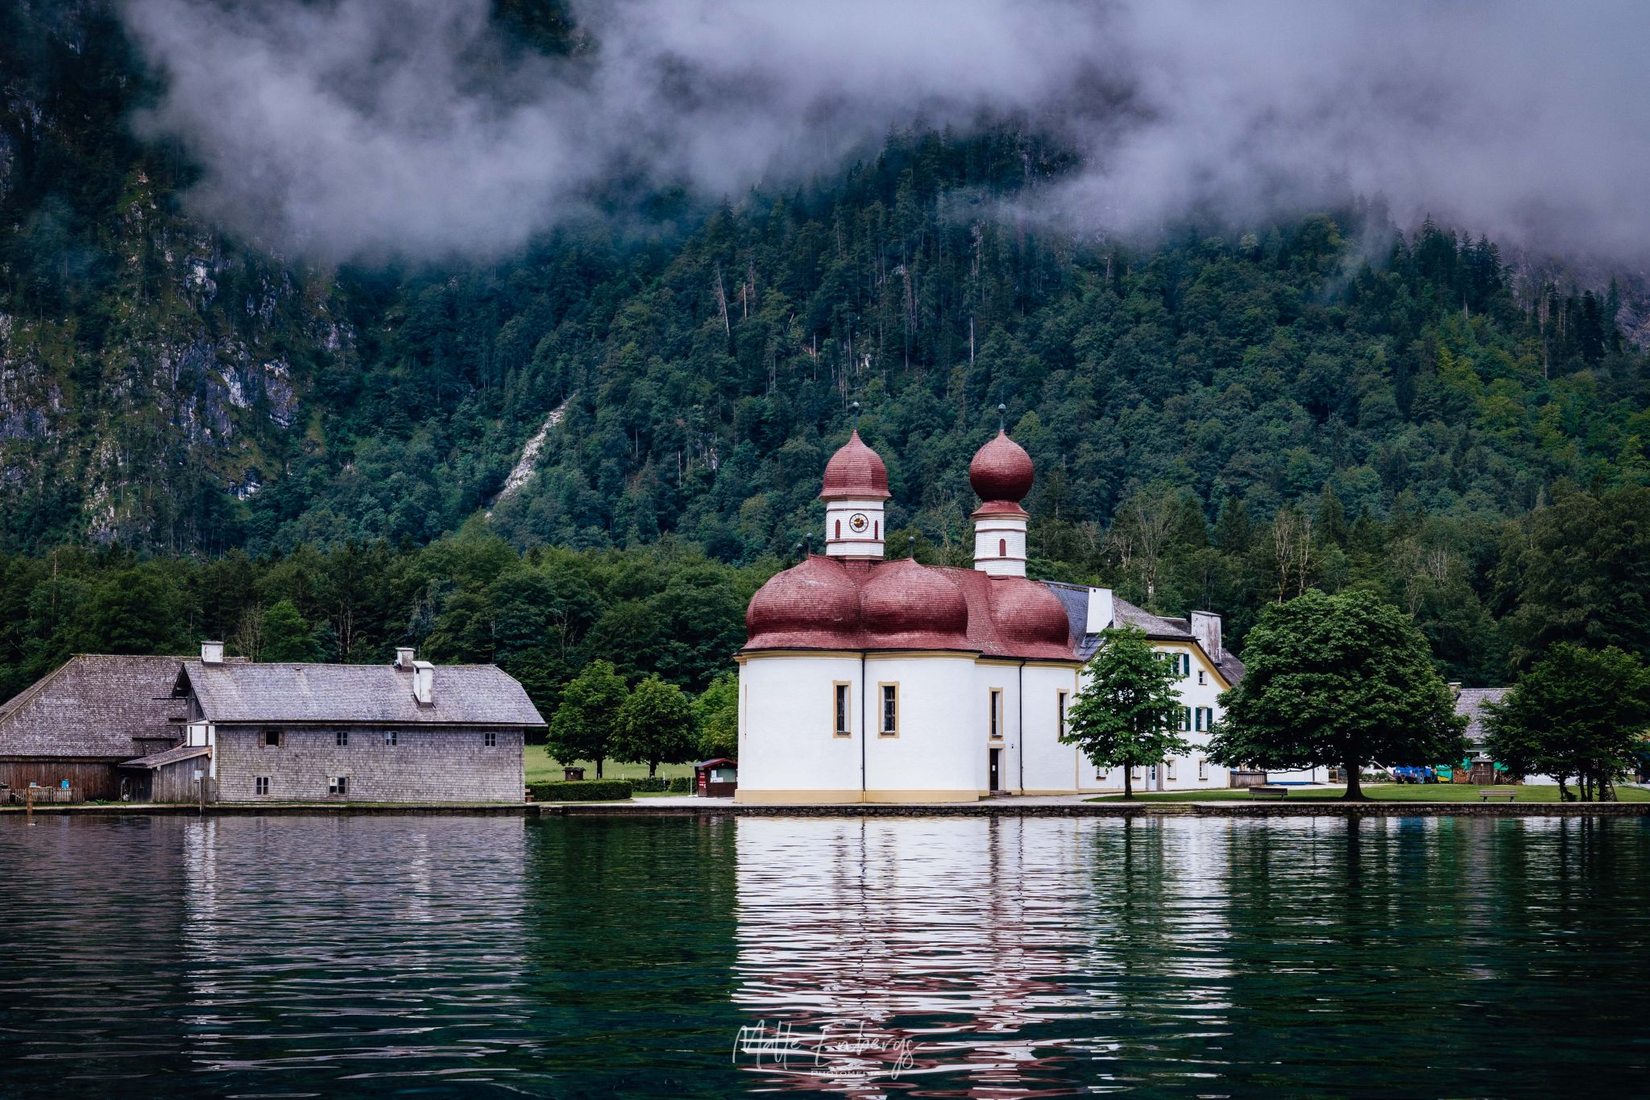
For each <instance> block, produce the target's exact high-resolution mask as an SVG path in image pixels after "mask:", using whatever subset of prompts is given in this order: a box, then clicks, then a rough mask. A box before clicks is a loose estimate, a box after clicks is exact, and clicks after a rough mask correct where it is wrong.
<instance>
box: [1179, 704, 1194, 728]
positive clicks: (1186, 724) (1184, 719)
mask: <svg viewBox="0 0 1650 1100" xmlns="http://www.w3.org/2000/svg"><path fill="white" fill-rule="evenodd" d="M1191 728H1192V708H1191V707H1181V708H1180V729H1181V732H1183V733H1189V732H1191Z"/></svg>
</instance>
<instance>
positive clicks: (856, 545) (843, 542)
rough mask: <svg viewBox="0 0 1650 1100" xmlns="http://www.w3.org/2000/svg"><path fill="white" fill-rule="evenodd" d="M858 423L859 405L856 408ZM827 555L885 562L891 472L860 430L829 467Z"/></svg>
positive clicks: (823, 497)
mask: <svg viewBox="0 0 1650 1100" xmlns="http://www.w3.org/2000/svg"><path fill="white" fill-rule="evenodd" d="M854 412H855V419H856V420H857V419H858V412H859V404H858V403H857V402H856V403H855V404H854ZM819 499H820V500H823V501H824V502H825V553H826V554H827V555H828V556H830V557H833V558H844V559H859V560H871V561H880V560H882V549H883V540H884V538H885V537H886V535H887V531H886V529H885V524H884V516H883V505H884V502H885V501H887V499H888V468H887V467H886V466H884V465H883V462H882V458H881V456H879V455H878V454H877V453H876V452H875V451H873V450H872V449H871V448H870V447H867V446H866V445H865V441H864V440H862V439H860V437H859V428H858V427H857V426H856V427H855V428H854V430H853V432H852V434H850V435H849V436H848V442H846V443H844V444H843V445H842V446H841V447H840V448H838V450H837V452H836V454H834V455H832V456H831V461H829V462H828V463H826V464H825V487H824V488H823V489H822V490H821V491H820V494H819Z"/></svg>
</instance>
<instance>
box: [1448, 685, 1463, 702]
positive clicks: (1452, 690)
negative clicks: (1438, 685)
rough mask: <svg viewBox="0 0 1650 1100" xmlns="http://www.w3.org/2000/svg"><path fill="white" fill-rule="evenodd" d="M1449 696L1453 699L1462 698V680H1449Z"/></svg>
mask: <svg viewBox="0 0 1650 1100" xmlns="http://www.w3.org/2000/svg"><path fill="white" fill-rule="evenodd" d="M1449 697H1450V698H1451V699H1459V698H1461V681H1460V680H1451V681H1450V682H1449Z"/></svg>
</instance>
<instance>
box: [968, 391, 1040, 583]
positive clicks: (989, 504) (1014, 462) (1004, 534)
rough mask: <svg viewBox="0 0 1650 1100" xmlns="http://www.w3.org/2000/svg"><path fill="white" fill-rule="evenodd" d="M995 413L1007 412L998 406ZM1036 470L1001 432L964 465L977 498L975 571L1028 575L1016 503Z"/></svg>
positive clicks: (1022, 517)
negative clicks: (978, 501) (966, 465)
mask: <svg viewBox="0 0 1650 1100" xmlns="http://www.w3.org/2000/svg"><path fill="white" fill-rule="evenodd" d="M997 411H998V413H999V414H1001V413H1003V412H1006V411H1007V410H1005V409H1004V408H1003V406H1001V405H998V406H997ZM1033 474H1034V471H1033V469H1032V465H1031V456H1030V455H1028V454H1026V452H1025V448H1024V447H1022V446H1020V445H1019V444H1018V443H1016V442H1014V441H1013V440H1012V439H1010V438H1008V432H1007V431H1006V430H1005V429H1004V428H1002V427H999V428H998V429H997V438H995V439H993V440H991V441H990V442H989V443H987V444H986V445H985V446H983V447H981V448H980V450H979V453H977V454H976V455H975V456H974V461H972V462H970V463H969V464H968V481H969V484H970V485H972V486H973V487H974V492H975V494H976V495H978V496H979V498H980V501H981V503H980V506H979V507H978V508H976V509H975V510H974V516H973V519H974V568H975V569H978V570H980V572H982V573H989V574H990V575H991V576H993V577H1023V576H1025V575H1026V525H1027V523H1028V522H1029V519H1030V517H1028V516H1027V515H1026V510H1025V509H1024V508H1022V507H1020V501H1022V500H1024V499H1025V497H1026V494H1027V493H1029V492H1031V480H1032V477H1033Z"/></svg>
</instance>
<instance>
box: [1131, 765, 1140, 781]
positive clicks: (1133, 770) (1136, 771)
mask: <svg viewBox="0 0 1650 1100" xmlns="http://www.w3.org/2000/svg"><path fill="white" fill-rule="evenodd" d="M1129 771H1130V772H1131V773H1133V776H1134V781H1135V782H1136V783H1138V782H1140V779H1141V775H1140V769H1139V768H1130V769H1129Z"/></svg>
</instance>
